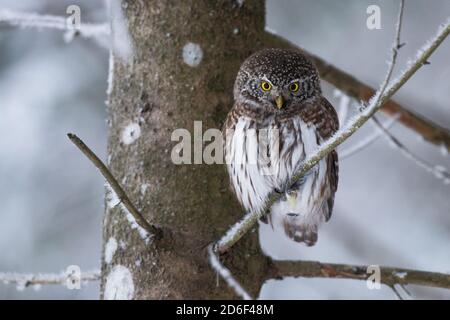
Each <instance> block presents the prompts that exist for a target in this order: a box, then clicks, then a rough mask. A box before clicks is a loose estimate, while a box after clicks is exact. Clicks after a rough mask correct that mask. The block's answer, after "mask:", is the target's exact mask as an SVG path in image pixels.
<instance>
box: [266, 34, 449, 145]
mask: <svg viewBox="0 0 450 320" xmlns="http://www.w3.org/2000/svg"><path fill="white" fill-rule="evenodd" d="M264 42H265V46H267V47H278V48H297V49H299V48H298V46H296V45H295V44H293V43H291V42H289V41H287V40H286V39H284V38H282V37H280V36H278V35H276V34H273V33H270V32H269V31H266V38H265V39H264ZM401 45H402V44H400V46H401ZM301 50H303V51H304V52H305V53H306V54H307V55H308V56H309V57H310V58H311V60H313V62H314V64H315V65H316V67H317V69H318V70H319V73H320V76H321V78H322V79H323V80H325V81H327V82H329V83H331V84H332V85H334V86H335V87H336V88H338V89H339V90H341V91H342V92H345V93H346V94H347V95H349V96H351V97H353V98H355V99H356V100H358V101H359V100H365V101H368V100H369V99H370V98H371V97H372V96H373V95H374V94H375V89H373V88H371V87H370V86H368V85H367V84H365V83H363V82H362V81H360V80H358V79H357V78H355V77H354V76H352V75H350V74H348V73H346V72H345V71H342V70H340V69H339V68H337V67H335V66H333V65H331V64H329V63H328V62H327V61H325V60H323V59H322V58H320V57H318V56H316V55H314V54H312V53H309V52H307V51H305V50H304V49H301ZM380 111H382V112H384V113H386V114H387V115H396V114H399V115H400V119H399V122H400V123H402V124H403V125H404V126H406V127H407V128H409V129H411V130H413V131H415V132H417V133H418V134H420V135H421V136H422V137H423V138H424V140H426V141H428V142H430V143H433V144H435V145H437V146H439V147H442V148H446V149H447V150H448V151H450V130H449V129H447V128H444V127H441V126H439V125H438V124H436V123H434V122H433V121H431V120H429V119H426V118H425V117H423V116H422V115H420V114H417V113H415V112H413V111H410V110H408V109H406V108H405V107H404V106H402V105H400V104H398V103H396V102H395V101H393V100H388V101H386V102H385V104H384V105H383V107H382V108H381V109H380Z"/></svg>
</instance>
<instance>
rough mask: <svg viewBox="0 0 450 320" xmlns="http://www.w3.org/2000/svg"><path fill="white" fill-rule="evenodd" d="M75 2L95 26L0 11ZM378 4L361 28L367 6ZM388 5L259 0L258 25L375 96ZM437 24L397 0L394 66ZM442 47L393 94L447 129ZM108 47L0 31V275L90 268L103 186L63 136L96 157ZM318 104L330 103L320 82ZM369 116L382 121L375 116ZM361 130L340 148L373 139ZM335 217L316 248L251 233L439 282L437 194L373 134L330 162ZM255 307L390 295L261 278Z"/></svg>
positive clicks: (93, 295)
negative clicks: (376, 23)
mask: <svg viewBox="0 0 450 320" xmlns="http://www.w3.org/2000/svg"><path fill="white" fill-rule="evenodd" d="M71 4H76V5H79V6H80V7H81V22H82V23H86V22H93V23H99V22H105V21H106V20H107V14H106V10H105V5H104V2H103V1H100V0H98V1H92V0H91V1H88V0H85V1H74V0H71V1H65V0H64V1H50V0H21V1H20V2H19V1H14V0H0V9H11V10H20V11H24V12H34V13H40V14H54V15H58V16H64V15H65V14H66V8H67V6H68V5H71ZM372 4H376V5H378V6H379V7H380V8H381V29H379V30H369V29H368V28H367V27H366V19H367V17H368V15H367V13H366V9H367V7H368V6H369V5H372ZM397 12H398V1H387V0H384V1H374V0H372V1H356V0H345V1H331V0H320V1H317V0H268V1H267V28H268V29H270V30H273V31H275V32H276V33H278V34H279V35H282V36H284V37H286V38H287V39H289V40H290V41H292V42H294V43H296V44H298V45H300V46H302V47H304V48H305V49H307V50H308V51H310V52H312V53H315V54H316V55H318V56H320V57H322V58H324V59H325V60H327V61H328V62H330V63H332V64H334V65H336V66H337V67H339V68H341V69H343V70H345V71H347V72H348V73H351V74H353V75H354V76H356V77H357V78H358V79H360V80H363V81H364V82H366V83H368V84H370V85H371V86H373V87H378V85H379V83H380V82H381V81H382V79H384V76H385V72H386V68H387V65H386V61H387V60H388V59H389V50H390V46H391V44H392V40H393V36H394V23H395V20H396V15H397ZM449 15H450V2H449V1H447V0H434V1H432V2H431V1H422V0H408V1H406V7H405V12H404V23H403V29H402V36H401V38H402V42H406V46H404V47H403V48H402V49H401V50H400V54H399V58H398V63H397V66H398V67H397V69H396V71H397V72H398V71H399V70H401V69H402V68H403V66H405V64H406V62H407V60H408V58H410V57H413V56H414V55H415V52H416V50H417V49H418V48H419V47H420V46H422V45H423V43H425V41H426V40H427V39H428V38H430V37H431V36H432V35H434V34H435V32H436V30H437V26H438V25H439V24H440V23H441V22H443V21H445V19H446V18H447V17H448V16H449ZM449 53H450V42H449V41H447V42H446V43H444V44H443V45H442V46H441V47H440V48H439V49H438V50H437V52H436V53H435V54H433V56H432V57H431V59H430V61H431V64H430V65H428V66H426V67H424V68H423V69H421V70H420V71H419V72H418V73H417V74H416V75H414V77H413V78H412V80H410V81H409V82H408V83H407V84H406V85H405V86H404V87H403V88H402V89H401V90H400V91H399V92H398V93H397V94H396V96H395V99H396V100H397V101H398V102H400V103H401V104H402V105H404V106H407V107H408V108H409V109H411V110H414V111H417V112H418V113H420V114H422V115H424V116H426V117H427V118H429V119H432V120H433V121H434V122H436V123H438V124H440V125H441V126H444V127H447V128H448V127H450V105H449V104H450V102H449V101H450V99H449V98H450V81H449V78H450V63H449V62H450V61H449V56H450V55H449ZM107 71H108V51H107V49H105V48H104V47H103V46H101V45H99V44H98V43H96V42H95V41H93V40H89V39H80V38H76V39H74V40H73V41H72V42H70V43H66V42H65V41H64V37H63V33H62V32H60V31H57V30H48V29H45V30H41V31H40V30H36V29H21V28H17V27H9V26H5V25H1V24H0V203H1V204H2V207H1V209H0V272H8V271H14V272H25V273H53V272H60V271H63V270H65V269H66V268H67V266H69V265H74V264H75V265H79V266H80V267H81V269H82V270H83V271H89V270H93V269H94V270H95V269H98V268H99V267H100V255H101V246H102V236H101V228H102V225H101V222H102V216H103V202H104V186H103V179H102V178H101V176H100V175H99V174H98V172H97V171H96V170H95V169H94V168H93V167H92V165H91V164H90V163H89V162H88V161H87V160H86V159H85V158H84V157H83V156H82V155H81V154H80V153H79V151H78V150H76V148H75V147H74V146H73V145H72V144H71V143H70V142H69V141H68V139H67V138H66V133H67V132H76V133H77V134H78V135H79V136H80V137H82V138H83V139H84V140H85V141H86V142H87V143H88V144H89V145H90V146H91V148H92V149H93V150H95V151H96V153H97V154H98V155H99V156H100V157H102V158H103V159H105V156H106V123H105V118H106V111H105V109H106V106H105V99H106V87H107V73H108V72H107ZM324 91H325V95H326V97H327V98H328V99H329V100H330V101H331V102H332V103H333V105H334V106H339V104H340V97H339V94H337V93H336V91H335V90H334V88H332V87H331V86H329V85H327V84H326V83H324ZM380 119H382V120H384V119H385V118H383V117H382V116H380ZM373 130H374V128H373V126H371V125H370V124H367V125H365V126H364V128H363V129H362V130H360V131H359V132H358V133H357V134H355V135H354V136H353V137H352V138H350V139H349V141H347V142H346V143H345V144H344V145H343V146H342V147H341V149H340V150H341V151H342V150H345V149H346V148H348V147H350V146H351V145H352V144H355V143H357V142H358V141H359V140H361V139H364V137H366V136H367V135H370V134H372V132H373ZM391 132H392V133H393V134H394V135H395V136H396V137H397V138H399V139H400V140H401V141H402V142H403V143H404V144H405V145H406V146H407V147H408V148H409V149H410V150H412V151H413V152H414V153H415V154H418V155H420V156H421V157H422V158H424V159H426V160H427V161H428V162H430V163H433V164H436V165H441V166H444V167H446V168H449V167H450V161H449V159H450V158H449V157H448V156H447V155H446V153H445V152H443V150H442V148H439V147H436V146H434V145H430V144H428V143H426V142H424V141H422V139H420V137H419V136H418V135H417V134H415V133H414V132H412V131H410V130H408V129H405V128H404V127H403V126H402V125H400V124H395V125H394V126H393V127H392V129H391ZM339 183H340V186H339V189H338V193H337V198H336V204H335V210H334V214H333V217H332V219H331V220H330V222H329V223H327V224H325V225H323V226H322V228H321V230H320V233H319V241H318V243H317V245H316V246H315V247H312V248H306V247H304V246H298V245H295V244H293V243H291V242H288V241H284V239H282V238H281V237H276V236H275V235H274V233H273V232H272V231H271V230H270V229H269V228H268V227H267V226H262V227H261V228H260V234H261V243H262V247H263V249H264V250H265V251H266V252H267V253H268V254H270V255H272V256H273V257H276V258H278V259H304V260H319V261H324V262H336V263H349V264H373V265H388V266H397V267H405V268H411V269H422V270H428V271H437V272H446V273H450V245H449V244H450V200H449V194H450V193H449V192H450V185H445V184H444V183H443V181H442V180H440V179H438V178H437V177H435V176H434V175H433V174H430V173H428V172H426V171H425V170H424V169H422V168H420V167H419V166H417V165H416V164H415V163H414V162H413V161H410V160H409V159H407V158H405V157H404V156H403V155H402V154H401V153H400V152H399V151H398V150H396V149H393V148H392V147H391V146H390V145H389V143H387V142H386V140H385V139H384V138H379V139H378V140H377V141H376V142H374V143H373V144H371V145H370V146H369V147H367V148H366V149H364V150H363V151H361V152H359V153H357V154H355V155H353V156H352V157H349V158H346V159H344V160H342V161H341V163H340V181H339ZM408 290H409V291H410V293H411V295H412V297H413V298H418V299H433V298H434V299H450V290H444V289H434V288H425V287H420V286H412V285H410V286H408ZM98 296H99V288H98V283H90V284H88V285H85V286H83V287H82V289H81V290H68V289H66V288H64V287H62V286H43V287H42V288H40V290H34V289H33V288H26V289H25V290H23V291H18V290H17V289H16V287H15V286H14V285H5V284H0V299H30V298H33V299H48V298H52V299H97V298H98ZM260 297H261V298H267V299H269V298H270V299H271V298H284V299H301V298H310V299H325V298H334V299H347V298H357V299H395V298H396V296H395V294H394V292H393V291H392V290H391V289H390V288H387V287H385V286H382V288H381V289H380V290H368V289H367V287H366V283H365V282H364V281H357V280H339V279H336V280H331V279H291V278H289V279H285V280H283V281H279V280H271V281H268V282H267V283H266V284H265V285H264V286H263V288H262V290H261V293H260Z"/></svg>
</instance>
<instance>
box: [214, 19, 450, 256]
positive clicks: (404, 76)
mask: <svg viewBox="0 0 450 320" xmlns="http://www.w3.org/2000/svg"><path fill="white" fill-rule="evenodd" d="M449 33H450V20H448V21H446V22H445V24H444V25H443V26H442V27H441V28H440V29H439V30H438V33H437V35H436V36H435V37H434V38H433V39H432V40H431V41H429V42H428V43H427V44H426V45H425V46H424V47H423V48H422V49H421V50H420V51H419V52H418V54H417V57H416V58H415V60H414V61H413V62H411V63H410V64H409V65H408V67H407V69H406V70H405V71H403V72H402V73H401V75H400V77H398V78H397V79H396V80H395V81H394V82H393V83H392V84H391V85H387V87H386V88H384V89H385V90H384V91H385V92H384V94H382V95H379V94H378V93H376V94H375V95H374V97H373V98H372V99H370V101H369V103H368V105H367V106H365V108H364V110H362V112H360V113H359V114H357V115H356V116H354V117H352V118H351V119H350V120H349V121H348V122H347V124H346V125H345V126H344V127H343V128H342V129H340V130H339V131H338V132H336V134H334V135H333V136H332V137H331V138H330V139H328V140H327V141H326V142H325V143H323V144H322V145H320V146H319V148H318V149H317V150H316V151H315V152H313V153H312V154H311V155H309V156H307V157H306V159H305V160H304V161H303V162H302V163H301V164H300V165H299V167H298V170H296V174H294V175H293V176H292V177H291V179H290V180H289V181H287V183H286V186H291V185H293V184H294V183H295V182H296V181H298V180H299V179H300V178H301V177H302V176H303V175H304V174H306V173H307V172H308V171H309V170H310V169H311V168H313V167H314V166H315V165H316V164H317V163H318V162H319V161H320V160H321V159H322V158H323V157H325V156H326V155H328V154H329V153H330V152H331V151H332V150H334V149H335V148H336V147H337V146H339V145H340V144H341V143H342V142H344V141H345V140H347V139H348V138H349V137H350V136H351V135H353V134H354V133H355V132H356V131H357V130H358V129H359V128H361V127H362V125H363V124H365V123H366V122H367V121H368V120H369V119H370V118H371V117H372V116H373V115H374V114H375V113H376V112H377V111H378V110H379V109H380V108H381V106H382V105H383V104H384V103H385V102H387V101H388V100H389V99H390V98H391V97H392V96H393V95H394V94H395V93H396V92H397V91H398V90H399V89H400V88H401V87H402V86H403V85H404V84H405V83H406V82H407V81H408V80H409V79H410V78H411V77H412V76H413V74H414V73H416V71H417V70H419V69H420V68H421V67H422V66H423V65H424V64H425V63H426V61H427V60H428V58H429V57H430V56H431V54H432V53H433V52H434V51H435V50H436V49H437V47H439V45H440V44H441V43H442V42H443V41H444V40H445V39H446V37H447V36H448V34H449ZM390 69H391V67H390V68H389V70H390ZM280 196H281V195H280V194H279V193H276V192H272V193H271V194H269V196H268V197H267V200H266V203H265V205H264V206H263V208H262V209H261V210H260V211H255V212H251V213H250V215H248V216H246V217H248V218H246V220H245V221H244V222H239V226H238V227H236V226H233V227H232V229H233V230H234V234H232V235H230V233H227V234H226V235H225V237H224V238H222V239H221V240H219V241H218V243H217V250H218V252H221V253H223V252H225V251H227V250H229V249H230V248H231V247H232V246H233V245H234V244H235V243H236V242H237V241H239V239H241V238H242V236H243V235H244V234H246V233H247V232H248V231H249V230H250V229H252V228H253V226H254V225H255V224H256V222H257V221H258V219H259V218H260V217H261V216H263V215H264V214H266V212H267V211H268V210H269V209H270V207H271V206H272V205H273V204H274V203H275V202H276V201H278V200H279V199H280Z"/></svg>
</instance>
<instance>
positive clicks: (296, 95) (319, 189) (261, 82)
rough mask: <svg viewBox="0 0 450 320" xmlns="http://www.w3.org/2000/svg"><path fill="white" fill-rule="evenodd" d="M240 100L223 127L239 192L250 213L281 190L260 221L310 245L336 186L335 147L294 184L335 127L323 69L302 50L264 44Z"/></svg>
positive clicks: (246, 74)
mask: <svg viewBox="0 0 450 320" xmlns="http://www.w3.org/2000/svg"><path fill="white" fill-rule="evenodd" d="M234 99H235V104H234V106H233V108H232V109H231V111H230V113H229V114H228V117H227V119H226V121H225V124H224V127H223V130H222V131H223V135H224V139H225V147H224V149H225V150H224V151H225V159H226V163H227V169H228V173H229V175H230V180H231V185H232V187H233V190H234V192H235V193H236V196H237V198H238V200H239V202H240V203H241V204H242V205H243V207H244V208H245V209H246V210H248V211H257V212H261V210H262V209H263V208H264V202H265V200H266V198H267V196H268V195H269V194H270V193H271V192H272V191H275V192H279V193H281V198H280V200H278V202H276V203H275V204H274V205H273V206H272V208H271V209H270V212H268V215H267V216H265V217H263V218H262V221H263V222H270V223H271V225H272V227H273V228H274V230H277V229H282V230H284V232H285V234H286V235H287V236H288V237H289V238H291V239H293V240H294V241H296V242H304V243H305V244H306V245H308V246H312V245H314V244H315V243H316V241H317V230H318V226H319V224H320V223H321V222H322V221H328V219H330V216H331V212H332V210H333V203H334V194H335V192H336V189H337V184H338V156H337V153H336V151H332V152H331V153H330V154H329V155H328V156H326V157H325V158H323V159H322V160H321V161H320V162H319V163H318V164H317V165H316V166H315V167H314V168H313V169H311V170H310V171H309V172H308V173H307V174H306V175H305V176H303V177H302V178H301V179H300V180H299V181H298V182H297V183H295V184H294V185H291V186H287V185H285V184H286V183H287V182H288V181H289V179H290V178H291V177H292V175H294V174H295V172H296V170H298V167H299V164H300V163H301V162H302V161H303V160H304V159H305V157H307V156H308V155H310V154H311V153H312V152H314V151H315V150H316V148H317V146H318V145H319V144H321V143H322V142H323V141H325V140H326V139H327V138H329V137H330V136H331V135H332V134H333V133H334V132H335V131H337V130H338V127H339V122H338V117H337V114H336V111H335V110H334V108H333V107H332V106H331V104H330V103H329V102H328V101H327V100H326V99H325V98H324V97H323V96H322V92H321V89H320V80H319V76H318V72H317V70H316V68H315V67H314V65H313V64H312V63H311V62H310V60H309V59H308V58H307V57H306V56H305V55H304V54H303V53H302V52H300V51H297V50H282V49H265V50H262V51H259V52H257V53H255V54H253V55H252V56H250V57H249V58H248V59H247V60H246V61H245V62H244V63H243V64H242V66H241V68H240V70H239V72H238V75H237V78H236V82H235V86H234Z"/></svg>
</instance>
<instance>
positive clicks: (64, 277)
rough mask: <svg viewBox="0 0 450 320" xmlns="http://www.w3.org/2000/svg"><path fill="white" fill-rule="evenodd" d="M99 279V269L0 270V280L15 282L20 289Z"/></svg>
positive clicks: (72, 283) (67, 284)
mask: <svg viewBox="0 0 450 320" xmlns="http://www.w3.org/2000/svg"><path fill="white" fill-rule="evenodd" d="M98 280H100V271H98V270H95V271H89V272H83V273H81V274H74V273H70V272H61V273H40V274H27V273H16V272H0V282H1V283H4V284H14V285H16V287H17V289H18V290H24V289H25V288H27V287H30V286H32V287H34V288H35V289H39V288H40V286H42V285H51V284H58V285H64V286H66V287H68V288H70V287H71V286H73V285H74V283H79V284H84V283H87V282H91V281H98ZM72 288H73V287H72Z"/></svg>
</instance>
